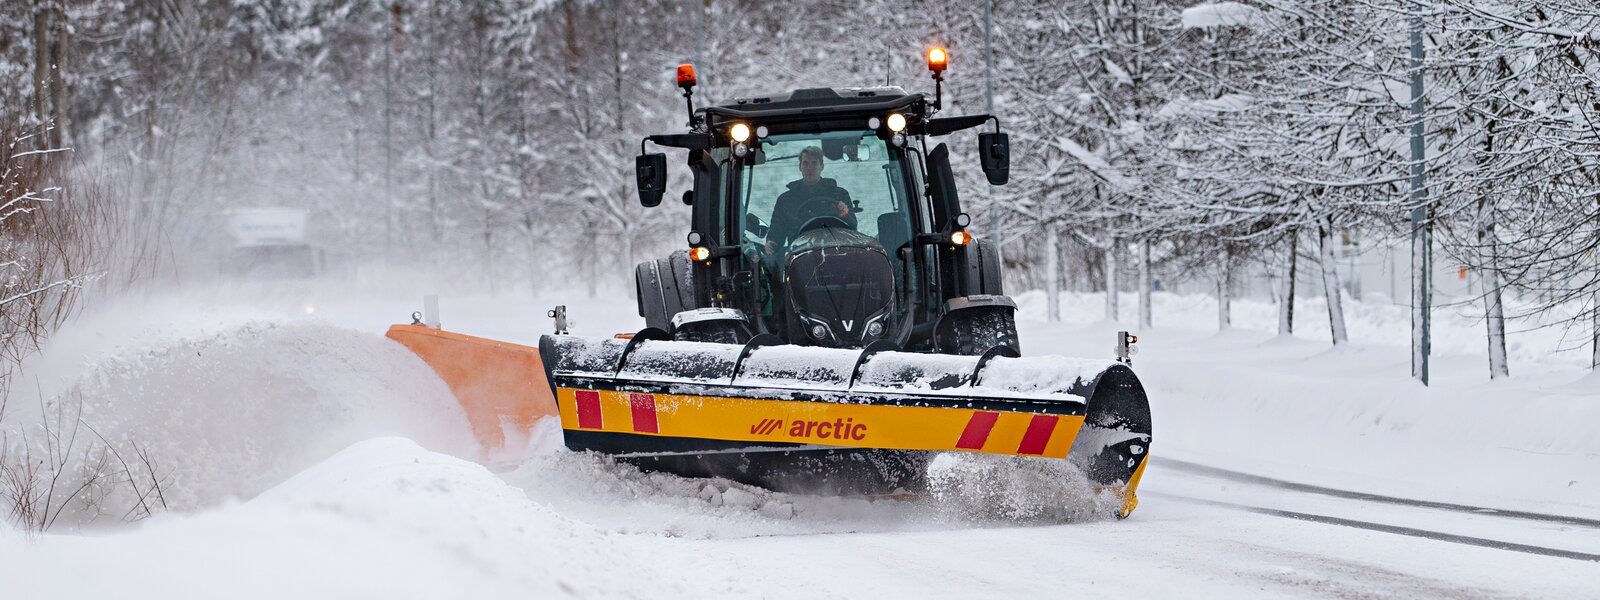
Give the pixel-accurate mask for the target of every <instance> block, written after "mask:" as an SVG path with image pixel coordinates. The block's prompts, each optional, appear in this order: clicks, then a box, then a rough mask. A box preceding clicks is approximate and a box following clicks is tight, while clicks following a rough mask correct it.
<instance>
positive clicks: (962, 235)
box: [950, 231, 972, 246]
mask: <svg viewBox="0 0 1600 600" xmlns="http://www.w3.org/2000/svg"><path fill="white" fill-rule="evenodd" d="M950 243H952V244H955V245H957V246H965V245H967V244H970V243H972V234H970V233H967V232H965V231H956V232H955V233H951V234H950Z"/></svg>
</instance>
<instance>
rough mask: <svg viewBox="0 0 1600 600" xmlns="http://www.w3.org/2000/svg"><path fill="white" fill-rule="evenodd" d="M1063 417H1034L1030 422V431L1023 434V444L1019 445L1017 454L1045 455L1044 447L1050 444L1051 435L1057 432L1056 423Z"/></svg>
mask: <svg viewBox="0 0 1600 600" xmlns="http://www.w3.org/2000/svg"><path fill="white" fill-rule="evenodd" d="M1060 419H1061V417H1058V416H1056V415H1034V416H1033V420H1031V421H1028V431H1027V433H1024V434H1022V443H1021V444H1018V445H1017V454H1034V455H1038V454H1044V447H1045V446H1046V445H1048V444H1049V443H1050V434H1051V433H1053V432H1054V431H1055V430H1056V421H1058V420H1060Z"/></svg>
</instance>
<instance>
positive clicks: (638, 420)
mask: <svg viewBox="0 0 1600 600" xmlns="http://www.w3.org/2000/svg"><path fill="white" fill-rule="evenodd" d="M928 59H929V61H928V64H929V68H930V70H931V71H932V72H933V78H934V80H935V88H936V93H935V95H934V96H933V97H932V98H929V97H927V96H926V95H924V94H921V93H907V92H905V91H904V90H902V89H900V88H895V87H880V88H848V89H827V88H824V89H803V90H796V91H793V92H789V93H784V94H775V95H766V96H754V97H744V98H736V99H734V100H732V101H730V102H727V103H724V104H721V105H717V106H711V107H706V108H702V109H698V110H697V109H695V107H694V102H693V95H692V93H693V88H694V85H695V76H694V71H693V67H692V66H690V65H683V66H680V67H679V68H678V77H677V79H678V85H679V87H680V88H681V89H682V90H683V95H684V97H685V98H686V100H687V101H688V106H689V110H688V112H689V123H690V124H689V130H688V131H687V132H685V133H674V134H663V135H652V136H648V137H646V138H645V139H644V141H642V142H641V154H640V156H639V157H638V159H637V161H636V165H635V166H636V176H637V180H638V184H639V196H640V202H641V203H642V204H643V205H644V206H646V207H654V206H657V205H659V204H660V203H661V200H662V197H663V195H664V193H665V188H666V155H665V154H663V153H645V152H644V150H645V145H646V144H655V145H658V146H663V147H669V148H677V149H680V150H684V151H686V153H687V163H688V167H689V169H688V170H689V172H690V175H691V176H692V182H693V183H692V189H691V190H689V191H687V192H686V193H685V194H684V195H683V201H684V202H685V203H686V204H688V205H689V206H690V207H691V208H692V217H691V219H692V223H691V226H690V230H689V232H688V233H687V236H686V238H687V239H686V241H687V245H688V248H686V249H684V250H679V251H677V252H674V253H673V254H672V255H671V256H668V257H666V258H663V259H658V260H652V261H646V262H644V263H641V264H639V265H638V266H637V267H636V269H635V272H634V275H635V283H636V294H637V301H638V310H639V315H640V316H642V317H643V318H644V320H645V323H646V327H645V328H644V329H643V330H641V331H638V332H636V333H632V334H628V335H618V336H616V337H613V338H589V337H581V336H574V335H565V334H563V332H562V329H564V328H563V327H561V326H560V325H559V320H558V328H557V334H555V335H546V336H543V337H542V338H541V340H540V342H539V346H538V348H537V350H536V351H535V349H533V348H530V347H526V346H516V345H512V344H506V343H503V342H496V341H493V340H486V339H482V338H472V337H471V336H464V335H460V334H454V333H447V332H439V331H436V329H435V328H430V327H429V326H428V325H426V324H422V323H421V319H418V322H419V323H418V324H413V325H396V326H394V327H393V328H391V329H390V332H389V336H390V337H391V338H394V339H396V340H398V341H400V342H401V343H404V344H406V345H407V346H408V347H410V348H411V349H412V350H413V351H415V352H417V354H418V355H419V356H421V357H422V358H423V359H424V360H425V361H427V362H428V363H429V364H430V365H431V366H433V367H434V369H435V371H436V372H438V373H439V374H440V376H441V377H442V378H443V379H445V381H446V383H448V384H449V385H450V387H451V389H452V390H453V391H455V393H456V395H457V397H458V399H459V400H460V401H461V403H462V405H463V407H465V408H466V409H467V412H468V413H469V417H470V418H471V419H472V422H473V427H474V430H475V431H477V432H478V434H479V437H480V439H482V440H483V441H484V443H485V445H486V446H490V447H492V446H496V445H498V444H500V443H502V441H503V440H504V439H505V437H506V433H505V432H506V431H508V430H515V429H525V428H526V427H530V426H531V420H532V419H536V418H539V417H541V416H554V417H556V418H558V419H559V421H560V423H561V428H562V431H563V435H564V438H565V443H566V445H567V446H568V447H569V448H572V449H574V450H581V451H594V452H601V453H605V454H609V455H613V456H615V457H616V458H617V460H619V461H622V462H626V463H630V464H633V465H637V466H638V467H640V468H642V469H646V470H654V471H664V472H669V473H675V474H679V475H683V476H689V477H725V478H728V479H732V480H735V481H740V482H744V483H749V484H753V485H760V486H764V487H768V488H772V489H777V490H781V491H793V492H821V493H845V494H899V493H913V494H914V493H917V492H919V491H921V490H922V489H924V488H925V485H926V483H927V481H926V475H927V465H928V462H929V460H930V459H931V458H932V456H933V455H934V454H936V453H939V452H982V453H989V454H1001V455H1014V456H1020V457H1038V459H1039V460H1067V461H1070V462H1071V463H1072V464H1074V465H1076V466H1077V467H1079V468H1080V469H1082V470H1083V472H1084V473H1085V474H1086V475H1087V476H1088V478H1089V480H1090V481H1091V482H1093V483H1094V484H1095V485H1097V486H1099V487H1101V488H1102V489H1104V490H1107V491H1109V492H1111V493H1115V494H1118V495H1120V497H1121V498H1122V505H1121V506H1122V508H1121V511H1120V513H1119V516H1126V515H1127V514H1128V513H1129V512H1130V511H1132V510H1133V508H1134V506H1136V504H1137V498H1136V495H1135V490H1136V488H1137V486H1138V483H1139V479H1140V476H1141V474H1142V473H1143V470H1144V466H1145V462H1146V459H1147V457H1148V456H1149V446H1150V441H1151V440H1150V434H1151V423H1150V421H1151V419H1150V408H1149V404H1148V401H1147V399H1146V397H1145V393H1144V389H1143V387H1142V386H1141V385H1140V383H1139V380H1138V378H1137V377H1136V376H1135V375H1134V373H1133V371H1132V370H1131V368H1130V367H1129V366H1128V364H1125V363H1126V362H1127V360H1126V358H1127V353H1126V352H1125V351H1123V350H1125V349H1126V348H1127V347H1128V346H1127V344H1126V343H1119V349H1120V350H1119V353H1118V354H1119V360H1118V361H1113V360H1085V359H1071V358H1063V357H1054V356H1042V357H1028V358H1023V357H1021V353H1020V344H1019V340H1018V335H1017V329H1016V322H1015V315H1014V313H1015V311H1016V303H1015V302H1014V301H1012V300H1011V298H1009V297H1008V296H1006V295H1005V294H1004V291H1003V289H1002V285H1001V264H1000V261H999V257H998V255H997V254H996V251H995V250H994V248H993V247H992V246H991V245H990V244H989V242H988V241H987V240H983V239H979V238H977V237H975V236H973V235H972V234H971V233H970V232H968V231H967V227H968V225H969V221H970V219H969V218H968V217H967V215H966V214H965V213H964V212H962V210H961V204H960V200H959V198H958V195H957V190H956V185H955V176H954V173H953V171H952V169H951V166H950V156H949V150H948V148H947V147H946V146H945V145H944V144H942V143H941V144H938V145H937V146H935V147H934V148H932V149H931V150H930V149H929V148H928V147H927V146H928V143H929V140H930V138H937V137H942V136H946V135H950V134H952V133H955V132H958V131H962V130H966V129H973V128H978V127H986V126H988V125H990V124H992V126H993V130H992V131H986V132H983V133H981V134H979V135H978V136H977V137H978V142H979V144H978V145H979V148H978V151H979V159H980V162H981V165H982V169H983V173H984V175H985V177H986V178H987V179H988V181H989V183H990V184H991V185H1003V184H1004V183H1005V182H1006V180H1007V178H1008V169H1009V166H1008V163H1009V142H1008V140H1007V137H1006V134H1004V133H1002V132H1001V131H1000V126H999V120H998V119H996V118H995V117H992V116H990V115H969V116H957V117H939V116H937V113H938V112H939V110H940V107H941V105H942V97H941V92H940V91H938V90H940V84H941V83H942V81H943V77H942V73H943V71H944V67H945V61H946V57H945V55H944V53H943V51H942V50H937V49H935V50H933V51H930V52H929V55H928ZM824 174H827V176H826V177H824V176H823V175H824ZM552 316H557V315H555V314H552ZM1126 337H1129V338H1131V336H1126ZM1125 341H1126V339H1125V340H1124V342H1125Z"/></svg>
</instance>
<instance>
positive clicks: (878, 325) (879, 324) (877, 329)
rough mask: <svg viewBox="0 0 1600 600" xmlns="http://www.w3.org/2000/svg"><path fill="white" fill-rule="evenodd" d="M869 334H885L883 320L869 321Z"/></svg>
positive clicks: (875, 335)
mask: <svg viewBox="0 0 1600 600" xmlns="http://www.w3.org/2000/svg"><path fill="white" fill-rule="evenodd" d="M867 335H869V336H871V337H878V336H880V335H883V321H873V322H871V323H867Z"/></svg>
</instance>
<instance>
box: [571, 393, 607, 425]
mask: <svg viewBox="0 0 1600 600" xmlns="http://www.w3.org/2000/svg"><path fill="white" fill-rule="evenodd" d="M573 396H574V397H575V398H576V400H577V401H576V402H574V404H576V405H577V406H576V408H577V409H578V411H577V412H578V429H600V428H601V427H602V423H603V422H602V420H601V418H600V392H595V391H590V390H579V391H577V392H576V393H574V394H573Z"/></svg>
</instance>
